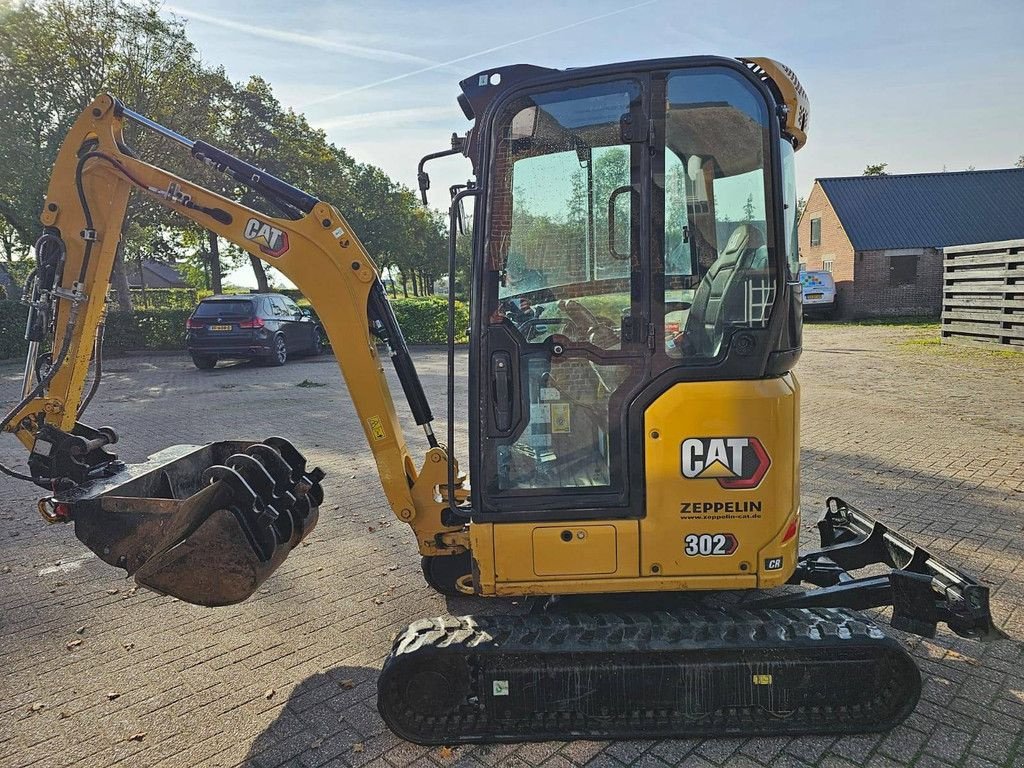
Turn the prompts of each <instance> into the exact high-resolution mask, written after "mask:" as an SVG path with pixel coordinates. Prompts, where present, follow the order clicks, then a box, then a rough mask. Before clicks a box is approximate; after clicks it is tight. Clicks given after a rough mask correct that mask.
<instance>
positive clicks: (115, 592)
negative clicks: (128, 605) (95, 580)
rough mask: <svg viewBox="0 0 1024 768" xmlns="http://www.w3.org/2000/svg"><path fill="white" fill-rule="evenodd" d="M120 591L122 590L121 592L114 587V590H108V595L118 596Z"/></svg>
mask: <svg viewBox="0 0 1024 768" xmlns="http://www.w3.org/2000/svg"><path fill="white" fill-rule="evenodd" d="M120 591H121V590H120V589H118V588H117V587H113V588H112V589H108V590H107V594H108V595H116V594H117V593H118V592H120Z"/></svg>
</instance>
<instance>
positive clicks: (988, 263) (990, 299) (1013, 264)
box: [942, 240, 1024, 352]
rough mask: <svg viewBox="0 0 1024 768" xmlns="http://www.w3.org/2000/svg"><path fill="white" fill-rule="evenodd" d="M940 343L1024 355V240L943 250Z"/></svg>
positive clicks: (951, 247)
mask: <svg viewBox="0 0 1024 768" xmlns="http://www.w3.org/2000/svg"><path fill="white" fill-rule="evenodd" d="M942 273H943V274H942V282H943V288H942V290H943V295H942V296H943V298H942V341H943V342H944V343H946V342H949V343H954V344H972V345H984V346H991V345H993V344H998V345H1001V346H1002V347H1004V348H1006V349H1014V350H1018V351H1021V352H1024V240H1004V241H1002V242H998V243H978V244H975V245H957V246H950V247H948V248H945V249H943V259H942Z"/></svg>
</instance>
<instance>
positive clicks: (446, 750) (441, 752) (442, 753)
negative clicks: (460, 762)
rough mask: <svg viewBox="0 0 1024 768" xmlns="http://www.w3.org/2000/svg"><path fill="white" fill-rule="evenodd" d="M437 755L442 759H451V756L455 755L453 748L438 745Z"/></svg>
mask: <svg viewBox="0 0 1024 768" xmlns="http://www.w3.org/2000/svg"><path fill="white" fill-rule="evenodd" d="M437 755H438V757H440V758H441V759H442V760H451V759H452V758H453V757H455V750H454V749H452V748H451V747H439V748H438V750H437Z"/></svg>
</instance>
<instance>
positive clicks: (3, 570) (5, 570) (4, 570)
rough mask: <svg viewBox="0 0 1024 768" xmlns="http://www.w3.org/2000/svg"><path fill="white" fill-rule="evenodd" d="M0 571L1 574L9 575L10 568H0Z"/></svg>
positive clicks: (7, 566) (6, 566)
mask: <svg viewBox="0 0 1024 768" xmlns="http://www.w3.org/2000/svg"><path fill="white" fill-rule="evenodd" d="M0 571H2V572H3V573H10V572H11V566H9V565H5V566H4V567H3V568H0Z"/></svg>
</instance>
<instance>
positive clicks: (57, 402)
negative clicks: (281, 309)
mask: <svg viewBox="0 0 1024 768" xmlns="http://www.w3.org/2000/svg"><path fill="white" fill-rule="evenodd" d="M126 122H131V123H134V124H135V125H136V126H137V127H139V128H141V129H143V130H150V131H155V132H157V133H158V134H160V135H162V136H164V137H165V138H167V139H169V140H170V141H173V142H176V143H177V144H179V145H181V146H183V147H184V148H185V149H186V150H188V152H189V153H190V154H191V155H192V156H193V157H194V158H196V159H197V160H198V161H201V162H203V163H206V164H207V165H209V166H211V167H213V168H215V169H216V170H218V171H221V172H223V173H225V174H227V175H228V176H230V177H232V178H233V179H235V180H236V181H237V182H239V183H241V184H245V185H247V186H249V187H251V188H253V189H254V190H256V191H257V192H259V193H260V194H261V195H262V196H264V197H265V198H266V199H267V200H268V201H269V202H270V203H271V204H273V205H274V206H275V207H276V208H277V209H278V210H280V211H282V212H283V213H284V214H287V215H286V216H276V217H272V216H268V215H266V214H264V213H262V212H259V211H256V210H252V209H250V208H247V207H245V206H243V205H241V204H239V203H237V202H235V201H233V200H230V199H228V198H226V197H223V196H221V195H218V194H216V193H214V192H212V191H210V190H208V189H205V188H204V187H202V186H199V185H197V184H194V183H192V182H190V181H188V180H186V179H183V178H180V177H177V176H175V175H173V174H171V173H168V172H167V171H165V170H163V169H161V168H158V167H156V166H154V165H151V164H149V163H147V162H145V161H143V160H140V159H139V158H137V157H136V156H135V155H134V153H133V152H132V151H131V150H130V149H129V147H128V146H127V144H126V143H125V139H124V137H123V135H122V127H123V125H124V124H125V123H126ZM133 191H135V192H139V193H141V194H145V195H148V196H149V197H150V198H151V199H153V200H156V201H157V202H159V203H160V204H162V205H165V206H166V207H168V208H170V209H171V210H173V211H175V212H177V213H179V214H181V215H182V216H184V217H186V218H188V219H191V220H192V221H194V222H196V223H197V224H199V225H200V226H202V227H204V228H206V229H208V230H210V231H212V232H215V233H216V234H217V235H218V236H220V237H223V238H225V239H227V240H229V241H231V242H232V243H235V244H236V245H238V246H239V247H241V248H243V249H244V250H246V251H248V252H249V253H251V254H252V255H254V256H257V257H258V258H261V259H264V260H265V261H267V262H269V263H270V264H272V265H273V266H274V267H275V268H276V269H278V270H280V271H281V272H282V273H283V274H284V275H286V276H287V277H288V278H289V279H291V280H292V281H293V282H294V283H295V285H296V286H298V288H299V289H300V290H301V291H302V292H303V294H304V295H305V296H307V297H308V298H309V300H310V302H311V303H312V304H313V305H314V306H315V307H316V308H317V311H318V314H319V317H320V320H321V322H322V324H323V327H324V330H325V332H326V334H327V336H328V338H329V339H330V340H331V341H332V343H333V347H334V350H335V355H336V357H337V359H338V364H339V366H340V368H341V372H342V374H343V375H344V377H345V381H346V384H347V385H348V389H349V391H350V393H351V395H352V400H353V402H354V403H355V406H356V411H357V413H358V414H359V420H360V424H361V426H362V429H363V431H364V433H365V435H366V438H367V442H368V444H369V447H370V450H371V451H372V453H373V456H374V459H375V461H376V464H377V471H378V474H379V476H380V479H381V483H382V485H383V487H384V491H385V495H386V496H387V499H388V502H389V504H390V505H391V508H392V510H393V511H394V513H395V515H396V516H397V517H398V518H399V519H400V520H402V521H403V522H406V523H408V524H409V525H411V526H412V528H413V529H414V530H415V531H416V537H417V541H418V542H419V548H420V551H421V552H422V553H423V554H424V555H426V554H434V555H438V554H458V553H460V552H464V551H465V549H466V545H467V540H466V535H465V533H464V531H463V526H462V525H461V524H455V525H446V524H444V523H442V521H441V514H442V509H443V504H442V503H441V502H440V501H438V500H437V499H436V489H437V487H438V485H439V484H440V483H442V482H444V479H445V477H446V475H447V469H448V461H449V457H448V455H447V452H446V451H445V449H443V448H442V447H440V446H439V445H438V443H437V440H436V439H435V438H434V436H433V432H432V430H431V420H432V418H433V416H432V414H431V412H430V408H429V405H428V404H427V402H426V398H425V396H424V395H423V390H422V387H421V385H420V383H419V379H418V377H417V375H416V370H415V367H414V366H413V363H412V359H411V357H410V356H409V352H408V349H407V347H406V345H405V341H404V339H403V337H402V334H401V329H400V328H399V327H398V323H397V321H396V320H395V316H394V313H393V311H392V310H391V306H390V304H389V303H388V300H387V297H386V295H385V294H384V290H383V286H382V284H381V281H380V275H379V273H378V270H377V268H376V266H375V265H374V263H373V261H372V259H371V258H370V257H369V255H368V254H367V252H366V250H365V248H364V247H363V246H362V244H361V243H360V242H359V238H358V237H357V236H356V234H355V233H354V232H353V231H352V230H351V228H350V227H349V225H348V222H346V221H345V219H344V217H343V216H342V215H341V214H340V213H339V212H338V210H337V209H335V208H334V207H333V206H331V205H330V204H328V203H325V202H322V201H319V200H317V199H316V198H314V197H312V196H311V195H309V194H307V193H305V192H303V191H301V190H299V189H296V188H295V187H292V186H291V185H289V184H287V183H286V182H284V181H281V180H280V179H277V178H275V177H273V176H272V175H270V174H267V173H266V172H264V171H262V170H260V169H258V168H255V167H253V166H251V165H249V164H248V163H245V162H244V161H242V160H240V159H238V158H236V157H234V156H232V155H230V154H228V153H226V152H224V151H222V150H220V149H218V148H216V147H213V146H212V145H210V144H207V143H205V142H201V141H192V140H190V139H187V138H186V137H184V136H181V135H179V134H177V133H176V132H174V131H172V130H170V129H168V128H165V127H164V126H162V125H159V124H158V123H155V122H153V121H151V120H149V119H148V118H145V117H143V116H142V115H139V114H138V113H135V112H133V111H131V110H129V109H127V108H125V107H124V106H123V105H122V104H120V102H118V101H117V100H116V99H114V98H113V97H111V96H109V95H102V96H100V97H98V98H97V99H96V100H95V101H94V102H93V103H92V104H91V105H89V107H87V108H86V109H85V110H84V111H83V112H82V113H81V115H80V116H79V118H78V120H77V121H76V122H75V124H74V125H73V126H72V128H71V130H70V131H69V132H68V135H67V138H66V139H65V141H64V144H63V145H62V147H61V150H60V152H59V154H58V157H57V161H56V163H55V166H54V170H53V175H52V177H51V181H50V186H49V189H48V192H47V196H46V200H45V203H44V206H43V214H42V222H43V225H44V232H43V235H42V237H41V238H40V241H39V243H38V244H37V248H36V251H37V254H38V262H39V266H38V268H37V271H36V273H35V275H34V276H33V277H32V279H31V280H30V282H29V286H28V290H27V293H28V296H27V300H28V302H29V304H30V319H29V338H30V343H31V349H30V355H29V360H28V363H27V364H26V369H25V381H24V389H23V392H24V397H23V399H22V401H21V402H20V403H18V404H17V405H16V406H15V407H14V408H13V409H12V410H11V411H10V412H9V413H8V415H7V416H6V417H5V419H4V420H3V429H4V430H5V431H9V432H13V433H14V434H15V435H16V436H17V437H18V438H19V439H20V440H21V442H22V443H23V444H24V445H25V446H26V447H27V448H28V449H29V451H30V454H29V467H30V470H31V477H29V478H25V479H31V480H33V481H34V482H36V483H37V484H38V485H41V486H42V487H44V488H47V489H48V490H49V491H51V493H52V494H53V495H52V496H50V497H47V498H46V499H44V500H42V501H41V502H40V511H41V513H42V514H43V516H44V518H45V519H47V520H49V521H51V522H56V521H68V520H70V521H72V522H74V524H75V526H76V533H77V535H78V536H79V538H80V539H81V540H82V541H83V542H84V543H86V545H88V546H89V547H90V548H91V549H92V550H93V551H95V552H96V553H97V554H99V555H100V556H101V557H102V558H103V559H104V560H106V561H107V562H110V563H111V564H113V565H117V566H120V567H123V568H126V569H127V570H128V572H129V573H130V574H134V575H135V577H136V579H137V580H138V581H139V583H141V584H144V585H145V586H148V587H150V588H153V589H155V590H156V591H159V592H164V593H167V594H171V595H175V596H177V597H180V598H182V599H185V600H188V601H189V602H195V603H200V604H204V605H221V604H226V603H231V602H238V601H240V600H244V599H245V598H246V597H248V596H249V595H250V594H252V592H253V591H255V589H256V588H257V587H258V586H259V584H261V583H262V582H263V580H265V579H266V578H267V577H268V576H269V575H270V574H271V573H272V572H273V571H274V569H276V568H277V566H278V565H279V564H280V563H281V561H283V559H284V558H285V556H286V555H287V553H288V552H289V551H290V550H291V548H292V547H294V546H296V545H297V544H298V542H299V541H300V540H301V538H302V536H304V535H305V534H306V533H307V532H308V531H309V530H310V529H311V528H312V525H313V524H314V523H315V521H316V512H317V506H318V505H319V502H320V500H321V499H322V492H321V491H320V480H321V478H322V477H323V473H322V472H320V471H319V470H317V469H307V467H306V461H305V459H304V458H303V457H302V455H301V454H300V453H299V452H298V451H297V450H296V449H295V448H294V447H293V446H292V445H291V444H290V443H288V442H287V441H285V440H282V439H280V438H271V439H268V440H264V441H262V442H255V441H234V442H232V441H228V442H222V443H215V444H213V445H210V446H206V447H204V448H199V447H196V446H185V447H178V448H175V449H168V451H169V452H168V451H165V452H161V454H158V455H157V456H154V457H152V458H151V460H150V461H149V462H147V463H145V464H142V465H136V466H131V467H126V466H125V465H124V464H123V463H122V462H120V461H119V460H118V459H117V457H116V456H115V455H114V454H113V453H111V452H110V450H109V448H110V446H112V445H113V444H114V443H115V442H116V439H117V435H116V433H115V432H114V430H112V429H110V428H107V427H103V428H99V429H96V428H93V427H90V426H88V425H86V424H84V423H83V422H82V421H81V420H80V418H79V417H80V416H81V414H82V411H83V410H84V409H83V407H82V406H83V403H86V404H87V397H88V395H85V383H86V379H87V375H88V370H89V367H90V361H91V359H92V358H93V353H94V347H95V346H96V344H95V343H94V340H96V339H98V338H101V337H102V322H103V314H104V304H105V300H106V294H107V287H108V285H109V281H110V273H111V269H112V267H113V264H114V260H115V258H116V257H117V250H118V248H119V244H120V239H121V229H122V226H123V223H124V218H125V213H126V209H127V205H128V197H129V195H130V194H131V193H132V192H133ZM371 330H372V331H373V334H371ZM374 334H375V335H374ZM48 337H49V340H50V343H51V346H52V352H51V353H50V355H51V356H50V358H49V359H48V360H43V359H42V358H41V356H40V355H39V349H40V345H41V344H43V343H44V342H45V341H47V338H48ZM378 339H382V340H384V341H386V343H387V345H388V348H389V349H390V352H391V357H392V360H393V362H394V364H395V367H396V369H397V371H398V374H399V378H400V380H401V382H402V385H403V388H404V390H405V393H406V395H407V397H408V399H409V403H410V407H411V409H412V411H413V415H414V417H415V418H416V421H417V423H419V424H420V425H422V426H423V428H424V430H425V433H426V435H427V439H428V441H429V443H430V446H431V447H430V449H429V451H428V454H427V456H426V458H425V461H424V463H423V465H422V467H421V468H417V467H416V465H415V463H414V462H413V459H412V457H411V456H410V454H409V450H408V447H407V446H406V443H405V439H404V437H403V434H402V430H401V427H400V425H399V423H398V419H397V417H396V415H395V408H394V403H393V402H392V399H391V393H390V390H389V388H388V384H387V381H386V379H385V377H384V370H383V366H382V364H381V360H380V358H379V356H378V352H377V345H376V342H377V340H378ZM16 474H17V473H16ZM218 572H222V573H227V572H230V573H231V574H233V575H232V576H231V577H230V578H218V576H217V573H218Z"/></svg>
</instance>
